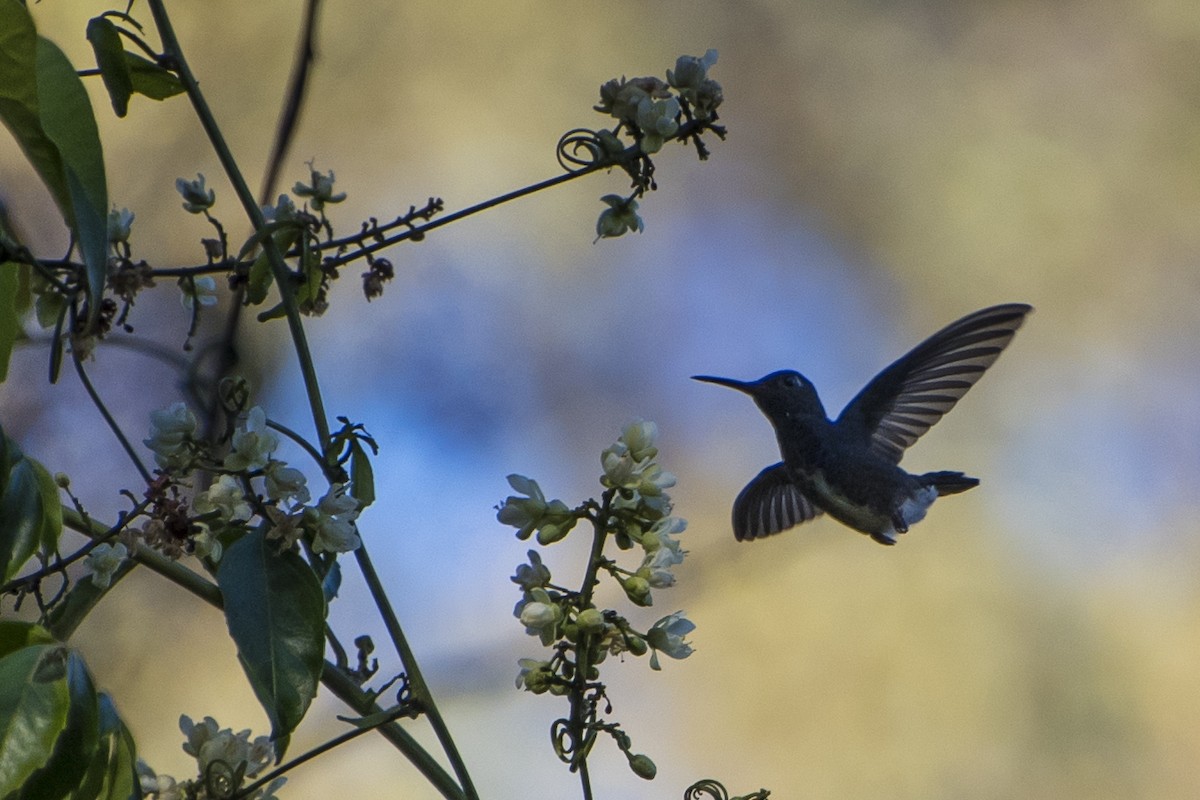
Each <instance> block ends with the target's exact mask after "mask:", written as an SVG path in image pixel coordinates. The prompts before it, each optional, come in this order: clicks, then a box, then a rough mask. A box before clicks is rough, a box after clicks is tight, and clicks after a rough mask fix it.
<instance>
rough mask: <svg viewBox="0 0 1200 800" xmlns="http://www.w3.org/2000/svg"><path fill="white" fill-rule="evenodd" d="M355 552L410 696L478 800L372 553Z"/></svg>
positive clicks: (361, 549) (467, 792) (467, 789)
mask: <svg viewBox="0 0 1200 800" xmlns="http://www.w3.org/2000/svg"><path fill="white" fill-rule="evenodd" d="M354 556H355V558H356V559H357V560H358V567H359V570H360V571H361V572H362V574H363V578H364V579H365V580H366V582H367V587H368V588H369V589H370V591H371V599H372V600H374V601H375V605H376V606H377V607H378V608H379V614H380V616H381V617H383V624H384V627H385V628H386V629H387V632H388V636H389V637H390V638H391V640H392V643H393V644H394V645H395V647H396V652H397V653H398V654H399V656H400V660H401V661H402V662H403V663H404V671H405V673H406V674H407V675H408V685H409V688H410V689H411V691H412V696H413V700H414V701H415V702H416V704H417V706H418V708H419V709H420V710H421V711H423V712H424V713H425V715H426V716H427V717H428V718H429V724H430V726H431V727H432V728H433V732H434V734H436V735H437V738H438V742H440V743H441V745H442V750H443V751H445V753H446V758H448V759H449V760H450V766H451V767H452V768H453V769H454V774H455V775H457V776H458V780H459V783H460V784H461V785H462V790H463V792H464V794H465V796H466V797H467V798H471V800H477V799H478V797H479V794H478V792H476V791H475V786H474V784H473V783H472V782H471V776H470V773H468V772H467V765H466V763H465V762H464V761H463V759H462V756H461V755H459V752H458V747H457V746H456V745H455V744H454V738H453V737H452V736H451V735H450V729H449V728H448V727H447V726H446V722H445V720H444V719H443V718H442V715H441V712H440V711H438V708H437V704H436V703H435V702H434V699H433V693H432V692H431V691H430V690H429V684H427V683H426V682H425V677H424V676H423V675H422V674H421V668H420V667H419V666H418V665H417V658H416V656H415V655H414V654H413V651H412V648H410V647H409V646H408V639H407V638H406V637H405V636H404V631H403V630H402V629H401V627H400V621H399V619H397V617H396V612H395V611H394V610H393V609H392V604H391V601H390V600H389V599H388V596H387V592H386V591H385V590H384V588H383V583H382V581H380V580H379V574H378V573H377V572H375V566H374V564H372V563H371V557H370V556H369V555H367V549H366V547H365V546H362V545H360V546H359V548H358V549H357V550H355V551H354Z"/></svg>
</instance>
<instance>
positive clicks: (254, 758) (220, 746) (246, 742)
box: [179, 714, 274, 778]
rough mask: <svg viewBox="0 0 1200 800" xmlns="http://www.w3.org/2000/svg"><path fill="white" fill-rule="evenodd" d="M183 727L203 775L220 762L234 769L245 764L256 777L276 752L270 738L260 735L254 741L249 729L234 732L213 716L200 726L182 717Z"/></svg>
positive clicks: (190, 752) (187, 750) (189, 749)
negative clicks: (221, 725) (215, 763)
mask: <svg viewBox="0 0 1200 800" xmlns="http://www.w3.org/2000/svg"><path fill="white" fill-rule="evenodd" d="M179 728H180V730H181V731H183V734H184V736H186V737H187V742H185V743H184V745H183V751H184V752H185V753H187V754H188V755H190V756H193V757H195V759H196V763H197V764H198V765H199V767H200V774H201V775H206V774H207V773H208V768H209V766H210V765H211V764H213V763H214V762H217V761H220V762H223V763H224V764H225V765H226V766H227V767H228V768H229V769H230V770H231V771H236V770H237V769H238V768H239V767H240V766H241V765H243V764H244V765H245V775H246V777H249V778H252V777H254V776H255V775H257V774H258V773H259V772H261V771H262V770H263V768H264V767H266V766H267V765H268V764H270V763H271V760H272V758H273V755H274V754H273V752H272V749H271V742H270V739H269V738H268V737H266V736H259V737H258V738H257V739H255V740H254V742H253V743H251V741H250V731H249V729H247V730H244V731H241V732H240V733H234V732H233V730H232V729H231V728H221V727H220V726H219V725H218V724H217V721H216V720H215V719H213V718H212V717H205V718H204V721H203V722H202V723H200V724H198V725H197V724H196V723H194V722H192V720H191V718H190V717H188V716H187V715H186V714H185V715H183V716H181V717H180V718H179Z"/></svg>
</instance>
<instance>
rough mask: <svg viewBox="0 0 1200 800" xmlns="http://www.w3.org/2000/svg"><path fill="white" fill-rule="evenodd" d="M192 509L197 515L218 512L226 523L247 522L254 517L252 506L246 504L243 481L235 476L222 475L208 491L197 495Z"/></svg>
mask: <svg viewBox="0 0 1200 800" xmlns="http://www.w3.org/2000/svg"><path fill="white" fill-rule="evenodd" d="M192 508H194V509H196V513H197V514H209V513H212V512H213V511H216V512H218V514H219V515H220V516H219V519H221V520H222V521H224V522H233V521H237V522H245V521H246V520H248V519H250V517H251V516H253V514H254V512H253V511H252V510H251V508H250V504H249V503H248V502H246V492H245V490H244V489H243V488H242V484H241V481H239V480H238V479H237V478H236V477H235V476H233V475H221V476H219V477H218V478H217V480H216V481H215V482H214V483H213V485H212V486H209V487H208V491H206V492H204V493H202V494H199V495H196V498H195V499H194V500H193V501H192Z"/></svg>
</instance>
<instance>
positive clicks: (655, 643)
mask: <svg viewBox="0 0 1200 800" xmlns="http://www.w3.org/2000/svg"><path fill="white" fill-rule="evenodd" d="M695 629H696V624H695V623H694V622H692V621H691V620H690V619H688V618H687V617H686V616H684V612H682V611H676V612H675V613H674V614H668V615H667V616H665V617H663V618H662V619H660V620H659V621H658V622H656V623H654V625H652V626H651V628H650V630H649V631H647V633H646V643H647V644H649V645H650V647H652V648H653V649H654V653H653V654H652V655H651V656H650V668H651V669H661V667H660V666H659V664H658V653H660V652H661V653H663V654H664V655H667V656H670V657H671V658H687V657H688V656H690V655H691V654H692V652H693V651H692V646H691V645H690V644H688V643H687V642H685V641H684V640H683V639H684V637H685V636H687V635H688V634H689V633H691V632H692V631H694V630H695Z"/></svg>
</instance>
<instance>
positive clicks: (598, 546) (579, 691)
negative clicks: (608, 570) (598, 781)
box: [570, 489, 613, 800]
mask: <svg viewBox="0 0 1200 800" xmlns="http://www.w3.org/2000/svg"><path fill="white" fill-rule="evenodd" d="M612 496H613V490H612V489H609V490H608V491H606V492H605V493H604V495H603V497H602V498H601V503H600V508H599V509H598V510H597V512H596V515H595V516H594V517H592V529H593V531H594V535H593V536H592V552H591V555H590V557H589V558H588V565H587V569H586V570H585V571H584V575H583V583H582V584H580V586H579V597H580V608H581V609H583V608H589V607H591V605H592V593H593V591H594V590H595V588H596V582H597V580H596V576H597V575H598V574H599V572H600V563H601V561H603V560H604V545H605V543H606V542H607V541H608V509H609V504H610V503H611V502H612ZM592 639H593V637H592V636H591V635H590V634H585V635H582V636H580V637H579V647H578V649H577V650H576V651H575V652H576V658H575V676H574V680H573V681H572V683H573V685H572V687H571V725H570V727H571V736H572V738H573V739H574V741H573V742H572V743H571V749H572V752H573V753H580V752H581V751H582V756H581V757H580V759H579V761H578V763H572V765H571V767H572V769H578V771H579V785H580V789H581V791H582V792H583V800H592V778H591V775H590V774H589V772H588V765H587V751H586V744H585V742H586V741H587V735H586V731H585V727H586V726H585V725H584V715H585V713H586V710H585V708H584V695H585V694H586V692H587V682H588V672H590V671H591V668H592Z"/></svg>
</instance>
